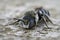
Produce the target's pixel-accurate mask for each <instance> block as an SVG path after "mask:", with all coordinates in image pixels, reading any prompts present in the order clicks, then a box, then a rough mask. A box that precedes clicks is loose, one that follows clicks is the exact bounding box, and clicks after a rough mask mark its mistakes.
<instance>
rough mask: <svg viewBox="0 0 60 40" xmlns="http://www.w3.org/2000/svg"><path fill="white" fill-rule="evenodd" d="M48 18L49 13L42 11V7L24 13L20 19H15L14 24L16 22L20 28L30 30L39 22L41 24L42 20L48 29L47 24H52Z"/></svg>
mask: <svg viewBox="0 0 60 40" xmlns="http://www.w3.org/2000/svg"><path fill="white" fill-rule="evenodd" d="M49 17H50V13H49V11H48V10H46V9H44V8H43V7H39V8H36V9H34V11H33V10H31V11H27V12H25V14H24V16H23V18H22V19H17V18H15V19H16V20H17V21H16V22H14V23H17V22H18V23H19V25H20V26H21V27H23V28H26V29H32V28H33V27H35V26H36V25H37V24H38V22H39V21H40V22H41V20H43V22H44V24H45V25H46V26H47V28H49V27H48V25H47V22H50V23H52V21H51V20H50V19H49Z"/></svg>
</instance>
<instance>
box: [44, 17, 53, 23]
mask: <svg viewBox="0 0 60 40" xmlns="http://www.w3.org/2000/svg"><path fill="white" fill-rule="evenodd" d="M45 17H46V19H47V21H49V22H50V23H51V24H53V22H52V21H51V20H50V19H49V16H45Z"/></svg>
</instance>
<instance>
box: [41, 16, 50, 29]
mask: <svg viewBox="0 0 60 40" xmlns="http://www.w3.org/2000/svg"><path fill="white" fill-rule="evenodd" d="M42 19H43V21H44V23H45V25H46V26H47V28H48V29H51V28H49V27H48V25H47V22H46V20H45V18H44V17H42Z"/></svg>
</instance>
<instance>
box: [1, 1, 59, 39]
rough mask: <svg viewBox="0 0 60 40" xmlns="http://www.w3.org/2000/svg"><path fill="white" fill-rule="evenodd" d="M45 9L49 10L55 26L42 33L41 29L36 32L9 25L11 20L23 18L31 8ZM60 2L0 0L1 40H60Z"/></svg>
mask: <svg viewBox="0 0 60 40" xmlns="http://www.w3.org/2000/svg"><path fill="white" fill-rule="evenodd" d="M41 6H42V7H44V8H45V9H47V10H49V12H50V14H51V18H52V19H53V20H52V19H51V20H52V21H53V22H54V23H55V24H57V25H55V26H53V25H51V24H48V25H49V27H52V28H53V29H51V30H47V31H44V30H43V31H42V30H41V28H40V27H37V28H35V29H34V30H24V29H23V28H20V27H17V26H14V25H8V26H4V25H5V24H7V23H8V22H10V21H11V19H9V18H14V17H17V18H18V17H21V16H23V15H24V12H25V11H27V10H28V9H31V8H36V7H41ZM59 25H60V0H0V40H60V26H59Z"/></svg>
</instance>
